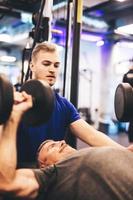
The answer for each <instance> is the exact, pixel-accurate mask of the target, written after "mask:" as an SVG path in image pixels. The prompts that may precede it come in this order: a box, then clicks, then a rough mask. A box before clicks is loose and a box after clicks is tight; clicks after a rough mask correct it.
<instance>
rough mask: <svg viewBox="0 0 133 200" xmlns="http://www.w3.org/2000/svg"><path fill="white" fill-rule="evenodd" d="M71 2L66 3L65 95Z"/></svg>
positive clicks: (64, 88)
mask: <svg viewBox="0 0 133 200" xmlns="http://www.w3.org/2000/svg"><path fill="white" fill-rule="evenodd" d="M72 2H73V0H69V1H68V4H67V25H66V43H65V63H64V76H63V96H65V90H66V72H67V61H68V49H69V46H70V39H71V4H72Z"/></svg>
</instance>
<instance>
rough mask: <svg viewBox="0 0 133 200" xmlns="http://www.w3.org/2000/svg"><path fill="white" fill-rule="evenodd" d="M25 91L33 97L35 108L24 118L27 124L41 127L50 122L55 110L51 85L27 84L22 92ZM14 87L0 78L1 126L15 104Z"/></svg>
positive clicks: (33, 82)
mask: <svg viewBox="0 0 133 200" xmlns="http://www.w3.org/2000/svg"><path fill="white" fill-rule="evenodd" d="M22 91H25V92H26V93H27V94H30V95H31V96H32V100H33V106H32V108H30V109H29V110H28V111H26V112H25V113H24V115H23V117H22V120H23V121H24V123H25V124H27V125H31V126H37V125H41V124H43V123H45V122H47V121H48V120H49V118H50V117H51V115H52V112H53V109H54V93H53V91H52V89H51V88H50V86H49V85H47V84H46V83H44V82H43V83H42V81H40V80H29V81H27V82H25V83H24V84H23V85H22V87H21V89H20V92H22ZM13 93H14V91H13V85H12V84H11V83H10V82H9V81H8V80H7V79H5V78H3V77H1V76H0V124H4V123H5V122H6V121H7V120H8V119H9V116H10V114H11V111H12V107H13V103H14V97H13V96H14V95H13Z"/></svg>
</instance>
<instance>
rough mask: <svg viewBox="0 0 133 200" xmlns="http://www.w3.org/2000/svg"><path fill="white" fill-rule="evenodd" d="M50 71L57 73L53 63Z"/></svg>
mask: <svg viewBox="0 0 133 200" xmlns="http://www.w3.org/2000/svg"><path fill="white" fill-rule="evenodd" d="M49 71H50V72H54V71H55V67H54V63H51V65H50V66H49Z"/></svg>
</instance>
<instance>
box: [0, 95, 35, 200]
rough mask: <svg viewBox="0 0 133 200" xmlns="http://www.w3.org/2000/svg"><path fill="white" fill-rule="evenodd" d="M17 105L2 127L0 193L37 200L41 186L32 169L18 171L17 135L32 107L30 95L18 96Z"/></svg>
mask: <svg viewBox="0 0 133 200" xmlns="http://www.w3.org/2000/svg"><path fill="white" fill-rule="evenodd" d="M15 101H16V102H17V104H15V105H14V106H13V110H12V113H11V116H10V118H9V120H8V121H7V122H6V124H4V125H2V126H1V138H0V155H1V156H0V192H1V193H7V192H9V193H10V194H13V195H15V196H17V197H28V198H29V197H30V198H35V197H36V196H37V194H38V190H39V185H38V183H37V181H36V179H35V176H34V173H33V171H32V170H30V169H20V170H16V164H17V152H16V134H17V127H18V123H19V121H20V119H21V117H22V115H23V113H24V112H25V111H26V110H27V109H29V108H30V107H31V106H32V99H31V96H30V95H27V94H26V93H25V92H23V93H22V94H18V97H17V98H16V99H15Z"/></svg>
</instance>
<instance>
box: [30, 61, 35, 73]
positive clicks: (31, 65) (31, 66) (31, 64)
mask: <svg viewBox="0 0 133 200" xmlns="http://www.w3.org/2000/svg"><path fill="white" fill-rule="evenodd" d="M33 67H34V65H33V63H32V62H30V70H31V71H33Z"/></svg>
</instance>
